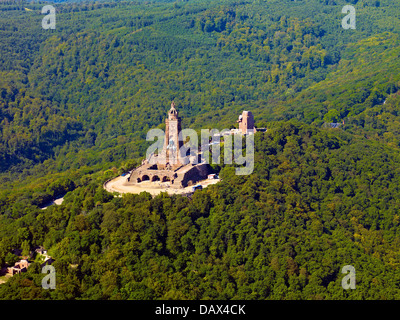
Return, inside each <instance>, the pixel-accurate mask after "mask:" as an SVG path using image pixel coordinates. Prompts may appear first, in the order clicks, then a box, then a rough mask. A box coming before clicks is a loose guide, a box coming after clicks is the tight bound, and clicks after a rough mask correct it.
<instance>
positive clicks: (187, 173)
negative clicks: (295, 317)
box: [124, 102, 211, 188]
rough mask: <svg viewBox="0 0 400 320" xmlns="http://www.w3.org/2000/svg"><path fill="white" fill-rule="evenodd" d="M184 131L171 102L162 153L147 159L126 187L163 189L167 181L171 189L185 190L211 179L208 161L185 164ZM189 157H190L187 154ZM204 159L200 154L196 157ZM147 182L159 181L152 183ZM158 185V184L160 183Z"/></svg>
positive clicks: (127, 179)
mask: <svg viewBox="0 0 400 320" xmlns="http://www.w3.org/2000/svg"><path fill="white" fill-rule="evenodd" d="M181 131H182V127H181V118H180V117H179V114H178V110H177V109H176V107H175V103H174V102H172V103H171V108H170V110H169V111H168V115H167V118H166V120H165V137H164V143H163V148H162V151H161V153H160V154H152V155H150V156H149V158H147V159H145V160H144V161H143V163H142V165H141V166H139V167H138V168H136V169H135V170H133V171H132V172H131V174H130V175H129V176H128V177H127V178H126V182H125V183H124V185H125V186H129V185H143V183H146V184H147V185H146V187H151V186H152V185H154V187H160V183H163V182H166V183H167V184H168V186H169V187H171V188H184V187H187V186H190V185H194V184H195V183H197V182H199V181H201V180H204V179H207V176H208V174H209V173H211V170H210V166H209V165H208V164H207V163H205V162H200V163H199V161H196V162H195V163H190V162H189V163H184V162H188V161H182V155H181V149H182V146H183V141H180V140H181V139H179V134H180V132H181ZM185 156H186V155H185ZM195 156H196V157H198V159H200V157H199V154H198V153H197V154H196V155H195ZM147 182H156V183H155V184H151V183H150V184H148V183H147ZM157 182H158V183H157Z"/></svg>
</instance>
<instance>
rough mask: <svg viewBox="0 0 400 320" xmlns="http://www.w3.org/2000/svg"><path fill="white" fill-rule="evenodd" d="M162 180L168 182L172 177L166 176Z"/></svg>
mask: <svg viewBox="0 0 400 320" xmlns="http://www.w3.org/2000/svg"><path fill="white" fill-rule="evenodd" d="M161 181H162V182H167V181H170V178H169V177H168V176H164V177H163V178H162V180H161Z"/></svg>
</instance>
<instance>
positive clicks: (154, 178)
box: [151, 175, 160, 181]
mask: <svg viewBox="0 0 400 320" xmlns="http://www.w3.org/2000/svg"><path fill="white" fill-rule="evenodd" d="M151 181H160V177H159V176H157V175H154V176H153V177H152V178H151Z"/></svg>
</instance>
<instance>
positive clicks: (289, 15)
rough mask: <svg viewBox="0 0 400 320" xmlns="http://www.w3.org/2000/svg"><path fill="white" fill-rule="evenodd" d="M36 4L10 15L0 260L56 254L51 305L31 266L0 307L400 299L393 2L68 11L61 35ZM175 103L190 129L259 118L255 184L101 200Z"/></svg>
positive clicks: (200, 1)
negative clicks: (350, 269) (349, 11)
mask: <svg viewBox="0 0 400 320" xmlns="http://www.w3.org/2000/svg"><path fill="white" fill-rule="evenodd" d="M349 2H350V3H351V4H352V5H354V7H355V8H356V12H357V27H356V29H355V30H352V29H349V30H344V29H343V28H342V27H341V20H342V18H343V17H344V16H345V14H342V12H341V11H342V7H343V6H344V5H346V4H349ZM43 5H44V3H30V2H29V3H28V2H20V1H19V2H15V1H10V0H5V1H0V39H1V45H0V264H1V265H2V266H4V265H6V264H12V263H13V262H14V260H15V259H16V258H15V256H14V255H12V254H11V252H12V250H13V249H23V251H24V252H25V253H26V252H29V250H31V249H33V248H34V247H35V246H38V245H44V246H45V248H46V249H48V250H49V253H50V254H51V256H52V257H54V258H55V259H56V262H55V263H54V266H55V267H56V269H57V277H58V278H57V289H56V290H54V291H49V290H47V291H46V290H42V289H41V287H40V281H41V277H42V276H41V275H40V272H39V269H40V268H39V265H38V264H33V265H32V267H31V268H30V269H29V272H28V273H26V274H23V275H19V276H15V277H13V278H12V279H10V280H9V281H8V282H7V283H5V284H2V285H0V298H3V299H4V298H20V299H30V298H49V299H74V298H82V299H89V298H90V299H128V298H130V299H155V298H164V299H169V298H172V299H181V298H187V299H200V298H204V299H206V298H211V299H288V298H289V299H332V298H334V299H345V298H351V299H367V298H374V299H391V298H399V297H400V292H399V287H398V282H399V279H400V278H399V277H400V272H399V265H400V260H399V259H400V257H399V255H398V252H399V249H400V248H399V245H400V238H399V232H398V224H399V215H398V210H399V201H398V199H399V187H398V186H399V182H400V176H399V174H400V172H399V169H398V163H399V160H400V158H399V157H400V153H399V146H400V126H399V125H400V122H399V107H400V94H399V92H398V89H399V87H400V79H399V69H400V59H399V55H400V52H399V50H400V49H399V40H400V39H399V31H400V23H399V22H400V21H399V19H398V12H400V3H399V2H398V1H389V0H381V1H375V0H359V1H357V0H352V1H342V0H335V1H333V0H324V1H322V0H303V1H289V0H266V1H231V0H225V1H214V0H213V1H205V0H196V1H192V0H189V1H176V2H167V1H166V2H162V1H154V2H148V1H146V2H144V1H101V2H71V3H70V2H62V3H53V5H54V6H55V8H56V13H57V18H56V29H55V30H50V29H49V30H44V29H43V28H42V27H41V20H42V19H43V17H44V15H43V14H41V9H42V7H43ZM172 100H174V101H175V103H176V105H177V108H178V110H179V111H180V115H181V116H182V118H183V127H184V128H193V129H196V130H199V129H202V128H218V129H223V128H230V127H233V126H235V125H236V123H235V121H236V119H237V117H238V115H239V114H240V113H241V112H242V111H243V110H251V111H252V112H253V114H254V115H255V120H256V124H257V125H258V126H260V127H262V126H265V127H267V128H268V131H267V132H265V133H261V132H260V133H258V134H257V135H256V159H255V160H256V161H255V170H254V173H253V174H251V175H249V176H235V175H234V168H233V167H232V166H229V165H224V164H221V165H220V166H214V169H216V170H221V176H222V178H223V181H222V182H221V183H219V184H217V185H215V186H212V187H208V188H206V189H204V190H202V191H197V192H196V193H195V194H194V196H193V199H192V200H189V199H187V198H184V197H180V196H174V197H169V196H168V195H166V194H162V195H160V196H158V197H155V198H151V197H150V195H149V194H145V193H142V194H141V195H127V196H123V197H121V198H120V197H114V196H113V195H111V194H109V193H107V192H106V191H104V190H103V188H102V184H103V182H104V181H105V180H107V179H109V178H111V177H113V176H115V175H117V174H120V173H122V172H125V171H126V170H129V169H131V168H133V167H134V166H135V165H137V164H138V163H140V161H141V159H142V157H144V155H145V152H146V148H147V146H148V144H147V143H146V141H145V136H146V133H147V131H148V130H149V129H150V128H155V127H159V128H164V127H163V122H164V119H165V114H166V112H167V110H168V108H169V105H170V103H171V101H172ZM342 121H344V126H343V125H342V126H341V127H340V128H339V129H327V128H325V126H324V123H332V122H334V123H335V122H339V123H342ZM65 194H66V195H65ZM62 195H65V198H64V202H63V204H62V205H61V206H51V207H49V208H48V209H46V210H41V209H40V207H41V206H43V205H44V204H46V203H48V202H49V201H51V200H52V199H54V198H56V197H58V196H62ZM345 265H353V266H354V267H355V268H356V270H357V290H349V291H345V290H343V289H342V287H341V279H342V277H343V275H342V274H341V268H342V267H343V266H345Z"/></svg>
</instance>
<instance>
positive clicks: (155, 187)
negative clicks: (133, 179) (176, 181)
mask: <svg viewBox="0 0 400 320" xmlns="http://www.w3.org/2000/svg"><path fill="white" fill-rule="evenodd" d="M125 180H126V177H122V176H119V177H117V178H115V179H112V180H110V181H108V182H107V183H105V185H104V188H105V189H106V190H107V191H108V192H118V193H141V192H144V191H146V192H148V193H150V194H151V195H153V196H155V195H158V194H160V193H161V192H167V193H168V194H171V195H172V194H187V193H193V190H192V186H189V187H186V188H181V189H175V188H171V187H170V186H169V182H159V181H155V182H148V181H145V182H141V183H139V184H138V185H134V186H132V185H130V186H124V185H123V184H124V182H125ZM219 181H220V179H212V180H209V179H207V180H202V181H199V182H198V183H197V184H196V185H201V186H202V187H203V188H205V187H207V186H209V185H211V184H216V183H218V182H219Z"/></svg>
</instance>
